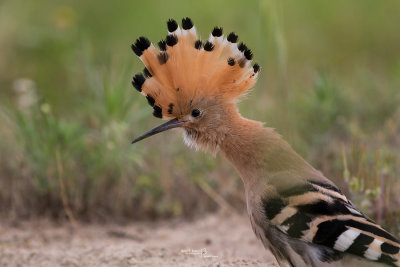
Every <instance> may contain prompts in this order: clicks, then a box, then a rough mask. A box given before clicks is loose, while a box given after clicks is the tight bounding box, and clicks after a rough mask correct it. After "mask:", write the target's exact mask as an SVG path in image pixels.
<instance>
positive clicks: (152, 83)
mask: <svg viewBox="0 0 400 267" xmlns="http://www.w3.org/2000/svg"><path fill="white" fill-rule="evenodd" d="M167 26H168V35H167V37H166V38H165V40H162V41H160V42H159V43H158V46H159V49H158V48H156V47H155V46H154V45H153V44H152V43H151V42H150V41H149V40H148V39H147V38H145V37H139V38H138V39H137V40H136V41H135V43H134V44H132V50H133V51H134V53H135V54H136V55H137V56H139V58H140V59H141V60H142V62H143V63H144V65H145V69H144V76H143V75H142V74H137V75H135V76H134V78H133V82H132V84H133V85H134V86H135V88H136V89H137V90H138V91H140V92H141V93H142V94H143V95H144V96H146V98H147V99H148V100H149V99H150V101H149V103H150V104H151V106H153V108H154V107H155V109H156V112H155V115H156V116H157V117H162V118H163V119H168V118H172V117H177V116H178V115H181V114H184V113H183V112H184V110H186V109H188V108H190V106H191V105H192V104H193V103H196V100H200V99H204V98H218V99H220V100H221V101H234V100H235V99H237V98H238V97H240V96H241V95H243V94H244V93H245V92H246V91H247V90H249V89H250V88H251V87H253V86H254V84H255V82H256V79H257V76H258V73H259V70H260V67H259V65H258V64H255V65H254V66H251V59H252V57H253V54H252V52H251V51H250V49H248V48H247V46H246V45H244V44H243V43H240V44H239V45H238V44H237V40H238V36H237V35H236V34H235V33H233V32H232V33H230V34H229V35H228V37H224V36H223V29H222V28H220V27H215V28H214V29H213V31H212V33H211V34H210V37H209V39H208V40H206V41H201V40H200V39H199V37H198V36H197V33H196V28H195V26H194V25H193V22H192V20H191V19H190V18H184V19H182V28H180V27H179V25H178V23H177V22H176V21H175V20H173V19H170V20H168V22H167ZM172 106H173V107H174V108H173V109H172V108H171V107H172Z"/></svg>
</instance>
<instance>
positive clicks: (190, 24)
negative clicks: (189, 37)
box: [182, 18, 193, 30]
mask: <svg viewBox="0 0 400 267" xmlns="http://www.w3.org/2000/svg"><path fill="white" fill-rule="evenodd" d="M192 27H193V22H192V20H191V19H190V18H183V19H182V28H183V29H184V30H190V29H191V28H192Z"/></svg>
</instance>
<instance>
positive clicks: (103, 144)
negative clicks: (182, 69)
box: [0, 0, 400, 233]
mask: <svg viewBox="0 0 400 267" xmlns="http://www.w3.org/2000/svg"><path fill="white" fill-rule="evenodd" d="M398 14H400V2H399V1H398V0H386V1H375V0H357V1H345V0H339V1H312V0H306V1H294V0H292V1H278V0H260V1H243V0H242V1H238V0H230V1H209V0H207V1H191V2H190V1H162V0H159V1H128V0H125V1H77V0H70V1H44V0H36V1H22V0H3V1H1V2H0V88H1V90H0V125H1V127H0V214H1V216H2V218H9V219H10V220H19V219H29V218H37V217H50V218H53V219H60V220H64V219H67V218H69V219H70V220H72V219H74V218H75V219H79V220H86V221H124V220H127V219H129V220H132V219H159V218H166V217H173V216H184V217H192V216H199V215H201V214H204V213H206V212H210V211H215V210H217V209H220V208H221V207H222V208H225V209H226V208H227V207H228V208H233V209H236V210H237V211H239V212H243V211H244V210H245V204H244V202H245V200H244V192H243V186H242V182H241V180H240V178H239V177H238V175H237V174H236V173H235V171H234V169H233V167H232V166H231V165H230V164H229V163H228V162H227V161H226V160H225V159H224V158H222V156H221V155H218V156H217V157H216V158H213V157H212V156H210V155H206V154H204V153H196V152H194V151H191V150H190V149H188V148H187V147H185V146H184V144H183V142H182V140H181V137H180V134H179V131H178V130H177V131H171V132H168V133H165V134H162V135H159V136H155V137H152V139H149V140H146V141H143V142H141V143H139V144H136V145H134V146H132V145H130V141H131V140H132V138H134V137H135V136H138V135H139V134H141V133H142V132H144V131H145V130H148V129H150V128H151V127H153V126H155V125H158V124H159V123H160V122H161V121H160V120H158V119H156V118H154V117H153V116H152V115H151V112H152V110H151V108H149V107H148V105H147V103H146V100H145V99H144V98H143V97H141V96H140V95H139V94H138V93H137V92H136V91H135V90H134V89H132V87H131V85H130V81H131V78H132V76H133V74H135V73H136V72H139V71H141V70H142V69H143V66H142V64H141V62H140V61H139V59H138V58H137V57H136V56H135V55H134V54H133V53H132V51H131V50H130V44H131V43H132V42H133V41H134V40H135V39H136V38H137V37H139V36H141V35H145V36H147V37H148V38H149V39H150V40H152V41H153V42H157V41H159V40H160V39H162V38H163V37H164V36H165V34H166V33H167V31H166V24H165V22H166V20H167V19H169V18H174V19H176V20H177V21H180V20H181V18H183V17H190V18H192V20H193V21H194V23H195V25H196V26H197V29H198V31H199V33H200V34H201V36H202V37H203V38H207V37H208V34H209V32H210V31H211V29H212V28H213V27H214V26H223V27H224V30H225V32H226V33H227V32H230V31H235V32H236V33H237V34H238V35H239V38H240V39H241V40H242V41H244V42H246V44H247V45H248V46H249V47H250V48H252V50H253V52H254V54H255V60H256V61H257V62H258V63H259V64H260V65H261V66H262V72H261V75H260V78H259V81H258V83H257V86H256V87H255V88H254V89H253V91H252V92H251V94H250V95H249V96H248V97H247V98H246V99H245V100H244V101H242V102H241V103H240V105H239V106H240V110H241V112H242V114H243V115H244V116H246V117H248V118H251V119H256V120H260V121H264V122H266V123H267V125H268V126H270V127H274V128H276V129H277V130H278V132H280V133H281V134H282V135H283V136H284V138H285V139H287V140H288V141H289V142H290V143H291V144H292V146H293V147H294V148H295V149H296V150H297V151H298V152H299V153H300V154H301V155H303V156H304V157H305V158H306V159H307V160H308V161H310V162H311V163H312V164H313V165H314V166H315V167H318V168H319V169H320V170H322V171H323V172H324V173H325V174H326V176H328V177H330V178H331V179H332V180H334V181H335V182H336V183H337V184H339V185H340V187H341V188H342V189H343V190H344V191H345V192H346V193H347V194H349V195H350V196H351V198H352V200H353V201H354V202H355V203H356V205H358V206H359V207H360V208H361V209H362V210H363V211H364V212H366V213H367V214H368V215H370V216H371V217H373V218H374V219H375V220H377V221H378V222H379V223H382V224H383V225H384V226H387V227H390V228H391V230H393V231H395V233H398V231H399V229H397V227H396V225H399V224H398V223H399V221H400V213H399V209H398V207H399V204H400V196H399V195H398V193H397V192H399V189H400V182H399V178H400V108H399V106H400V34H399V25H400V17H399V15H398ZM228 203H229V204H228Z"/></svg>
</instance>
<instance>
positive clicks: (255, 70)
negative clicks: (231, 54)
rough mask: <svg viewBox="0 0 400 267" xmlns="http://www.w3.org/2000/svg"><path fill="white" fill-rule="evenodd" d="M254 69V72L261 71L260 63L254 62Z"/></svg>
mask: <svg viewBox="0 0 400 267" xmlns="http://www.w3.org/2000/svg"><path fill="white" fill-rule="evenodd" d="M253 70H254V73H257V72H259V71H260V65H258V64H257V63H256V64H254V65H253Z"/></svg>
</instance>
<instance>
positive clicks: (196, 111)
mask: <svg viewBox="0 0 400 267" xmlns="http://www.w3.org/2000/svg"><path fill="white" fill-rule="evenodd" d="M200 113H201V112H200V110H198V109H197V108H196V109H193V110H192V116H193V117H194V118H196V117H198V116H199V115H200Z"/></svg>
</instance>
